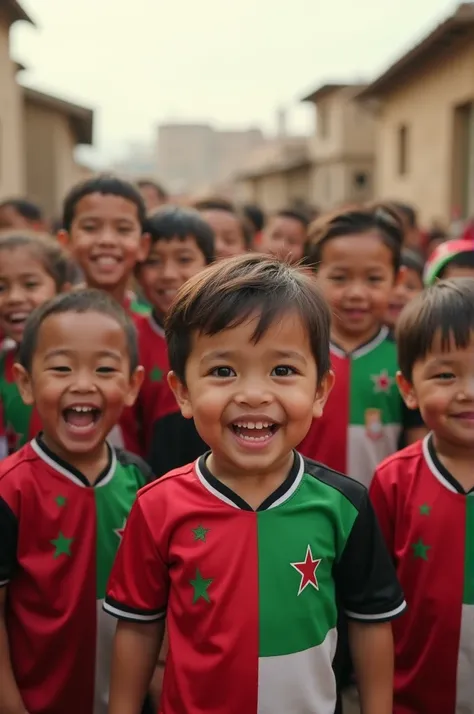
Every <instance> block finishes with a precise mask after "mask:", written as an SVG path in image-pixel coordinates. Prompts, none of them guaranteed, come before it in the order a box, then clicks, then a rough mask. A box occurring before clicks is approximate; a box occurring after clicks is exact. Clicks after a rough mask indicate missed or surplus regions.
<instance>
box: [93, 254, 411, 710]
mask: <svg viewBox="0 0 474 714" xmlns="http://www.w3.org/2000/svg"><path fill="white" fill-rule="evenodd" d="M166 333H167V340H168V344H169V356H170V365H171V368H172V370H173V371H172V372H171V373H170V375H169V381H170V384H171V386H172V387H173V390H174V391H175V394H176V396H177V399H178V402H179V404H180V407H181V411H182V413H183V415H184V416H185V417H186V418H191V417H193V418H194V420H195V423H196V427H197V429H198V431H199V433H200V435H201V437H202V438H203V440H204V441H205V442H206V443H207V444H209V447H210V449H211V450H210V451H209V452H208V453H207V454H205V455H203V456H202V457H201V458H199V459H198V460H197V461H196V462H195V463H193V464H190V465H188V466H185V467H183V468H181V469H177V470H175V471H173V472H171V473H169V474H167V475H166V476H164V477H163V478H161V479H160V480H159V481H157V482H156V484H155V485H152V486H151V487H149V488H145V489H143V490H141V491H140V493H139V495H138V498H137V501H136V503H135V505H134V507H133V509H132V512H131V514H130V518H129V521H128V524H127V527H126V530H125V533H124V538H123V541H122V545H121V548H120V550H119V553H118V556H117V560H116V562H115V566H114V569H113V572H112V575H111V579H110V582H109V586H108V592H107V597H106V602H105V604H104V608H105V609H106V611H107V612H109V613H110V614H112V615H114V616H116V617H118V618H119V620H120V621H119V624H118V629H117V635H116V640H115V650H114V665H113V673H112V683H111V703H110V710H109V711H110V714H137V712H138V710H139V706H140V702H141V700H142V698H143V694H144V692H145V691H146V689H147V686H148V684H149V680H150V677H151V675H152V672H153V669H154V665H155V662H156V659H157V655H158V651H159V647H160V644H161V641H162V638H163V632H164V619H165V616H166V622H167V629H168V636H169V653H168V658H167V662H166V669H165V675H164V684H163V693H162V699H161V702H160V707H161V708H160V711H161V712H162V714H181V713H183V712H186V714H204V712H206V713H208V712H213V714H237V713H238V712H239V713H242V712H245V714H254V713H255V714H257V712H272V714H280V713H281V714H283V713H284V714H288V712H291V713H292V714H333V713H334V709H335V706H336V683H335V678H334V674H333V670H332V664H333V658H334V653H335V649H336V642H337V630H336V623H337V614H338V607H337V605H336V601H338V602H340V603H342V606H343V607H344V608H345V610H346V611H347V613H348V616H349V617H350V618H351V624H350V631H351V644H352V646H353V654H354V659H355V662H356V668H357V672H358V675H359V681H360V687H361V693H362V702H363V711H364V714H390V713H391V705H392V655H393V645H392V635H391V628H390V623H389V620H390V619H392V618H393V617H395V616H396V615H397V614H399V613H400V612H402V611H403V609H404V607H405V605H404V598H403V594H402V592H401V590H400V588H399V586H398V583H397V581H396V578H395V575H394V570H393V566H392V563H391V561H390V558H389V557H388V554H387V551H386V549H385V547H384V545H383V542H382V539H381V536H380V534H379V531H378V526H377V523H376V519H375V516H374V514H373V511H372V509H371V506H370V502H369V500H368V496H367V492H366V490H365V488H364V487H363V486H362V485H360V484H358V483H356V482H355V481H353V480H351V479H349V478H347V477H343V476H341V475H340V474H337V473H335V472H333V471H331V470H329V469H327V468H326V467H324V466H322V465H320V464H316V463H314V462H311V461H307V460H304V459H303V458H302V457H301V456H300V455H299V454H298V453H297V452H296V451H295V450H294V449H295V447H296V446H297V444H298V443H299V442H300V441H301V440H302V438H303V436H304V434H305V433H306V431H307V430H308V429H309V426H310V424H311V420H312V418H313V417H319V416H321V414H322V411H323V408H324V403H325V401H326V398H327V395H328V393H329V390H330V388H331V385H332V381H333V376H332V373H331V372H330V369H329V311H328V308H327V306H326V304H325V302H324V300H323V299H322V297H321V296H320V294H319V292H318V290H317V288H316V287H315V285H314V281H313V280H312V279H311V277H310V276H307V275H305V274H304V273H302V272H300V271H298V270H297V269H295V268H291V267H290V266H288V265H285V264H283V263H280V262H279V261H275V260H269V259H266V258H264V257H262V256H258V255H254V256H251V257H250V256H248V257H240V258H234V259H232V260H228V261H226V262H223V263H220V264H216V265H214V266H211V267H209V268H207V269H206V270H204V271H203V272H202V273H200V274H198V275H196V276H195V277H194V278H192V279H191V280H189V281H188V282H187V283H186V285H185V286H184V287H183V288H182V289H181V291H180V293H179V295H178V297H177V299H176V301H175V303H174V305H173V308H172V310H171V313H170V315H169V317H168V320H167V327H166Z"/></svg>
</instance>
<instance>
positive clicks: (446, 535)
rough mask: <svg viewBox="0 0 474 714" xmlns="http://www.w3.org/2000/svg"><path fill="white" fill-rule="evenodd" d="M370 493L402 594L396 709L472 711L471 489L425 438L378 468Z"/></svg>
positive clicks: (424, 713) (401, 713)
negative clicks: (404, 608)
mask: <svg viewBox="0 0 474 714" xmlns="http://www.w3.org/2000/svg"><path fill="white" fill-rule="evenodd" d="M370 495H371V499H372V502H373V505H374V507H375V510H376V513H377V515H378V517H379V521H380V525H381V527H382V531H383V533H384V535H385V538H386V541H387V544H388V547H389V550H390V552H391V553H392V556H393V559H394V561H395V564H396V568H397V573H398V577H399V580H400V583H401V585H402V587H403V589H404V591H405V595H406V600H407V605H408V608H407V611H406V614H405V615H404V616H403V617H402V618H401V619H400V620H399V621H398V622H396V623H394V625H393V631H394V638H395V656H396V662H395V704H394V709H393V711H394V714H474V489H473V490H471V491H470V492H469V493H465V492H464V491H463V489H462V487H461V486H460V485H459V484H458V483H457V481H456V480H455V479H454V478H453V477H452V476H451V474H450V473H449V472H448V471H447V470H446V469H445V467H444V466H443V465H442V464H441V462H440V460H439V459H438V457H437V455H436V452H435V449H434V447H433V441H432V437H431V436H428V437H426V438H425V439H424V440H423V441H420V442H418V443H416V444H414V445H412V446H409V447H408V448H407V449H404V450H403V451H401V452H399V453H398V454H395V455H394V456H392V457H391V458H389V459H387V460H386V461H385V462H384V463H383V464H381V466H380V467H379V468H378V469H377V472H376V474H375V477H374V480H373V482H372V486H371V491H370Z"/></svg>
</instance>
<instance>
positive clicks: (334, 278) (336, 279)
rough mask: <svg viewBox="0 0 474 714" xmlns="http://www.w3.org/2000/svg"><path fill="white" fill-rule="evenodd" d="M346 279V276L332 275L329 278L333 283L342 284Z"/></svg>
mask: <svg viewBox="0 0 474 714" xmlns="http://www.w3.org/2000/svg"><path fill="white" fill-rule="evenodd" d="M345 279H346V276H345V275H331V276H330V277H329V280H332V282H333V283H342V282H344V280H345Z"/></svg>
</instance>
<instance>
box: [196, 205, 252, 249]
mask: <svg viewBox="0 0 474 714" xmlns="http://www.w3.org/2000/svg"><path fill="white" fill-rule="evenodd" d="M194 207H195V208H196V209H197V210H198V211H199V213H200V214H201V216H202V217H203V218H204V220H205V221H206V222H207V223H209V225H210V226H211V228H212V230H213V232H214V240H215V253H216V258H217V259H218V260H221V259H222V258H232V257H233V256H234V255H242V254H244V253H247V252H248V251H249V250H251V249H252V231H251V230H250V229H249V227H248V226H247V225H246V224H245V222H244V221H243V220H242V218H241V217H240V216H239V214H238V212H237V209H236V208H235V206H234V205H233V204H232V203H230V201H226V200H225V199H222V198H216V199H209V200H207V201H198V202H197V203H196V204H195V205H194Z"/></svg>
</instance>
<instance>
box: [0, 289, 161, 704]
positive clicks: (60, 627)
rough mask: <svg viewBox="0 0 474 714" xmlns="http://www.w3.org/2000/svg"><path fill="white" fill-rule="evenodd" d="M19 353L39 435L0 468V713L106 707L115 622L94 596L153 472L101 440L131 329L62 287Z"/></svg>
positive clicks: (128, 397) (113, 313) (100, 297)
mask: <svg viewBox="0 0 474 714" xmlns="http://www.w3.org/2000/svg"><path fill="white" fill-rule="evenodd" d="M86 336H87V339H85V337H86ZM18 360H19V362H18V363H17V364H16V365H15V372H16V377H17V380H18V384H19V388H20V391H21V394H22V397H23V399H24V400H25V402H26V403H27V404H29V405H32V404H35V406H36V408H37V410H38V413H39V415H40V417H41V421H42V424H43V432H42V434H41V435H40V436H38V437H37V438H36V439H34V440H33V441H32V442H30V443H29V444H27V445H26V446H25V447H24V448H23V449H21V450H20V451H19V452H18V453H17V454H14V455H13V456H11V457H9V458H8V459H5V460H4V461H3V462H2V464H1V465H0V583H1V585H2V587H1V588H0V681H1V683H2V685H1V687H0V711H2V712H10V711H14V712H20V711H21V712H24V711H27V712H29V714H40V713H41V714H42V713H43V712H48V714H65V712H68V714H85V713H86V712H87V713H88V714H92V713H93V714H105V713H106V711H107V699H108V680H109V664H110V655H111V644H112V637H113V632H114V623H113V620H112V619H111V618H110V616H109V615H107V614H106V613H104V612H103V611H102V610H101V601H102V598H103V597H104V591H105V585H106V582H107V578H108V576H109V570H110V567H111V565H112V562H113V559H114V556H115V552H116V549H117V546H118V545H119V543H120V539H121V537H122V531H123V527H124V525H125V521H126V519H127V516H128V512H129V509H130V507H131V505H132V502H133V501H134V499H135V494H136V491H137V489H138V488H139V487H140V486H143V485H144V484H145V483H146V481H147V480H149V478H150V473H149V470H148V468H147V467H146V466H145V465H144V464H143V462H140V461H139V460H137V459H136V458H135V457H132V456H131V455H130V454H128V453H126V452H122V451H116V450H114V449H113V448H112V447H110V446H108V445H107V443H106V442H105V438H106V436H107V434H108V433H109V431H110V429H111V428H112V426H113V424H115V423H116V421H117V420H118V418H119V416H120V412H121V410H122V408H123V406H124V404H131V403H132V402H133V400H134V398H135V396H136V394H137V392H138V389H139V386H140V381H141V370H140V368H139V367H138V350H137V344H136V337H135V330H134V327H133V324H132V323H131V321H130V319H129V318H128V317H127V316H126V314H125V313H124V311H123V310H122V308H121V307H120V306H119V305H118V304H117V303H116V302H115V301H113V300H111V299H110V298H109V297H107V296H106V295H105V294H104V293H101V292H98V291H89V290H86V291H78V292H71V293H68V294H67V295H63V296H59V297H58V298H57V299H55V300H53V301H50V302H48V303H46V304H45V305H43V306H42V307H41V308H39V309H38V310H36V311H35V313H34V314H32V315H31V317H30V318H29V320H28V322H27V325H26V327H25V331H24V336H23V340H22V343H21V346H20V352H19V356H18ZM39 516H41V517H39Z"/></svg>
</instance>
